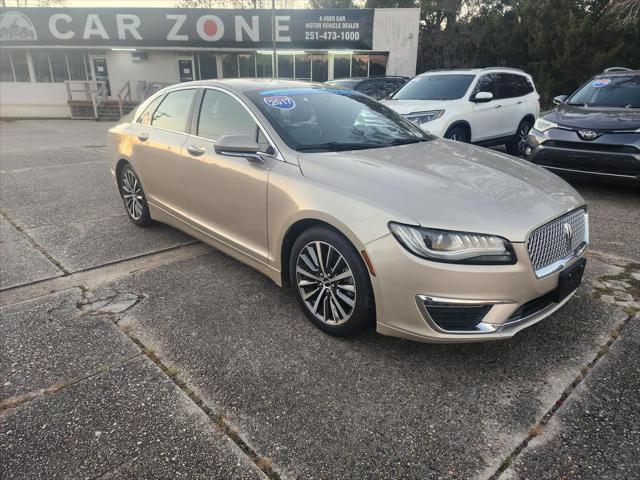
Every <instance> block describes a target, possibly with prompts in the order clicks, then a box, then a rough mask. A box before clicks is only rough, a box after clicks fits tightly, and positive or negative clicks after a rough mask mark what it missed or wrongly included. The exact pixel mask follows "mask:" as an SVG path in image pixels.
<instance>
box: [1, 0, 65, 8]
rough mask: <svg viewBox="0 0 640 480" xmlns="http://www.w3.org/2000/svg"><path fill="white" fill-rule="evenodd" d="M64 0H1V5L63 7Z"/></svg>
mask: <svg viewBox="0 0 640 480" xmlns="http://www.w3.org/2000/svg"><path fill="white" fill-rule="evenodd" d="M64 3H65V0H13V1H11V0H2V6H3V7H64Z"/></svg>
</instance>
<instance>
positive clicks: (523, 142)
mask: <svg viewBox="0 0 640 480" xmlns="http://www.w3.org/2000/svg"><path fill="white" fill-rule="evenodd" d="M529 130H531V125H529V124H528V123H526V122H524V123H522V124H521V125H520V128H519V129H518V144H517V149H518V152H519V153H520V154H521V155H522V154H523V153H524V150H525V148H526V147H527V136H528V135H529Z"/></svg>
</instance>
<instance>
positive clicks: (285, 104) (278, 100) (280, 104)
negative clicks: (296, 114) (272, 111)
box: [264, 95, 296, 110]
mask: <svg viewBox="0 0 640 480" xmlns="http://www.w3.org/2000/svg"><path fill="white" fill-rule="evenodd" d="M264 103H266V104H267V105H269V106H270V107H273V108H279V109H280V110H292V109H294V108H296V102H294V101H293V98H291V97H287V96H286V95H273V96H271V97H264Z"/></svg>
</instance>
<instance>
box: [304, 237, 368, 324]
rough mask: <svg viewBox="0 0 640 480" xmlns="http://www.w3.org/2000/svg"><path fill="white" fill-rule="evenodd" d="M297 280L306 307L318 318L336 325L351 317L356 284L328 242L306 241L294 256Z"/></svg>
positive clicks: (354, 302)
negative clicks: (296, 256) (295, 257)
mask: <svg viewBox="0 0 640 480" xmlns="http://www.w3.org/2000/svg"><path fill="white" fill-rule="evenodd" d="M296 282H297V286H298V290H299V292H300V296H301V298H302V300H303V301H304V303H305V305H306V306H307V308H308V309H309V311H310V312H311V313H312V314H313V315H314V316H315V317H316V318H317V319H318V320H319V321H321V322H323V323H325V324H327V325H331V326H336V325H341V324H343V323H345V322H346V321H347V320H349V318H350V317H351V314H352V313H353V310H354V308H355V304H356V285H355V279H354V276H353V272H352V271H351V267H350V266H349V264H348V263H347V261H346V260H345V258H344V257H343V256H342V255H341V254H340V252H339V251H338V250H336V249H335V248H334V247H333V246H331V245H330V244H328V243H325V242H320V241H314V242H309V243H308V244H306V245H305V246H304V247H303V248H302V249H301V250H300V253H299V254H298V258H297V259H296Z"/></svg>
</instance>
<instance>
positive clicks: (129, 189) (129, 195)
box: [120, 168, 143, 220]
mask: <svg viewBox="0 0 640 480" xmlns="http://www.w3.org/2000/svg"><path fill="white" fill-rule="evenodd" d="M120 180H121V186H122V198H123V199H124V205H125V207H126V208H127V212H128V213H129V215H130V216H131V218H133V219H134V220H140V218H142V213H143V205H142V185H140V181H139V180H138V177H136V174H135V173H133V172H132V171H131V170H130V169H128V168H124V169H123V170H122V176H121V177H120Z"/></svg>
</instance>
